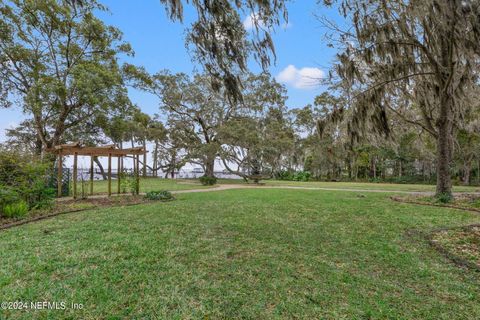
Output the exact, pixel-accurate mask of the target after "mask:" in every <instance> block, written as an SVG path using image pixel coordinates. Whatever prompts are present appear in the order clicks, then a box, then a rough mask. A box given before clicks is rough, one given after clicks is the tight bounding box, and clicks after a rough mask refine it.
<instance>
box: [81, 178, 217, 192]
mask: <svg viewBox="0 0 480 320" xmlns="http://www.w3.org/2000/svg"><path fill="white" fill-rule="evenodd" d="M212 187H214V186H203V185H202V184H201V183H200V182H199V181H198V180H197V179H161V178H140V192H141V193H147V192H150V191H156V190H168V191H177V190H192V189H204V188H212ZM78 188H79V189H78V190H80V187H78ZM88 188H90V185H89V184H88ZM88 190H89V189H88ZM93 191H94V194H106V193H107V192H108V181H106V180H96V181H94V183H93ZM112 192H114V193H116V192H117V180H112Z"/></svg>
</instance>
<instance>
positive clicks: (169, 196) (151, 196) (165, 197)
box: [145, 190, 175, 201]
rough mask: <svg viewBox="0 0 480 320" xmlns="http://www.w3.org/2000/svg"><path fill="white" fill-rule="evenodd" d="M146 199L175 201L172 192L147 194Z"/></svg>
mask: <svg viewBox="0 0 480 320" xmlns="http://www.w3.org/2000/svg"><path fill="white" fill-rule="evenodd" d="M145 198H146V199H148V200H160V201H168V200H173V199H175V198H174V197H173V195H172V193H171V192H170V191H166V190H162V191H150V192H147V194H146V195H145Z"/></svg>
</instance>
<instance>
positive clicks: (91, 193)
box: [90, 155, 93, 195]
mask: <svg viewBox="0 0 480 320" xmlns="http://www.w3.org/2000/svg"><path fill="white" fill-rule="evenodd" d="M90 195H93V155H91V156H90Z"/></svg>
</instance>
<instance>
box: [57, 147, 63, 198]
mask: <svg viewBox="0 0 480 320" xmlns="http://www.w3.org/2000/svg"><path fill="white" fill-rule="evenodd" d="M57 166H58V168H57V196H58V197H59V198H60V197H61V196H62V191H63V190H62V187H63V185H62V173H63V163H62V154H61V153H60V154H59V155H58V163H57Z"/></svg>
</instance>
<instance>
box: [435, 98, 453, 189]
mask: <svg viewBox="0 0 480 320" xmlns="http://www.w3.org/2000/svg"><path fill="white" fill-rule="evenodd" d="M442 100H443V101H442V103H441V104H440V115H439V118H438V121H437V128H438V137H437V189H436V195H437V196H440V195H447V196H452V179H451V176H450V164H451V163H450V162H451V157H452V129H453V120H452V109H453V108H452V107H453V106H452V104H453V101H452V98H450V97H444V98H443V99H442Z"/></svg>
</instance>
